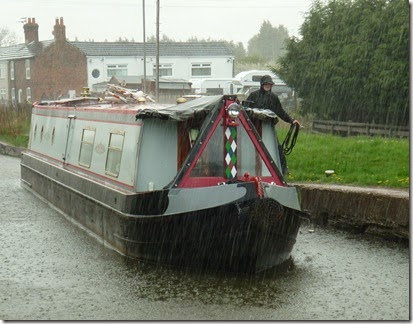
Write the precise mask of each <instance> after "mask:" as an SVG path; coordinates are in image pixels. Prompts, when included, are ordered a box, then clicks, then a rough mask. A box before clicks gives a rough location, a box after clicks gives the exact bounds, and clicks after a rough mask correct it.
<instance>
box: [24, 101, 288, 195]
mask: <svg viewBox="0 0 413 324" xmlns="http://www.w3.org/2000/svg"><path fill="white" fill-rule="evenodd" d="M222 107H224V109H222ZM276 121H277V117H276V116H275V114H274V113H272V112H271V111H269V110H258V109H251V108H243V107H241V106H240V105H239V104H238V103H237V101H236V98H235V97H233V96H220V95H218V96H206V97H201V98H198V99H195V100H192V101H188V102H185V103H183V104H179V105H173V106H166V105H160V104H156V103H151V102H148V103H144V104H135V105H128V104H114V103H110V102H105V101H102V100H100V99H97V98H79V99H74V100H65V101H56V102H40V103H36V104H35V105H34V107H33V112H32V124H31V132H32V133H31V136H30V143H29V149H30V150H31V151H33V152H37V153H38V154H40V155H41V156H43V157H44V158H48V159H50V161H51V163H55V164H57V165H61V167H62V168H68V169H71V171H75V172H77V173H79V174H81V175H83V176H85V177H92V178H95V179H96V181H100V182H104V183H105V184H111V185H113V186H117V187H119V188H122V189H124V190H129V191H133V192H147V191H153V190H161V189H162V188H165V187H168V186H172V187H176V188H185V187H187V188H192V187H206V186H216V185H217V184H224V183H227V182H231V181H236V180H237V179H240V180H248V179H249V178H253V177H259V178H260V179H262V180H263V181H265V182H268V183H275V184H277V185H284V181H283V176H282V174H281V172H280V171H279V170H281V167H280V160H279V153H278V143H277V137H276V132H275V127H274V125H275V123H276ZM263 143H265V145H263Z"/></svg>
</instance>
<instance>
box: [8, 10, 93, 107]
mask: <svg viewBox="0 0 413 324" xmlns="http://www.w3.org/2000/svg"><path fill="white" fill-rule="evenodd" d="M23 29H24V35H25V43H24V44H18V45H12V46H8V47H0V70H1V71H3V72H2V73H0V99H3V100H12V101H13V102H17V103H22V102H24V101H26V100H29V101H32V100H52V99H57V98H59V97H61V96H65V95H66V94H67V93H69V92H70V91H75V92H76V93H80V92H81V90H82V87H83V86H84V85H85V84H87V72H86V71H87V62H86V56H85V54H84V53H83V52H82V51H81V50H80V49H79V48H77V47H75V46H73V45H72V44H70V43H69V42H67V41H66V27H65V26H64V24H63V19H62V18H60V19H59V18H58V19H56V24H55V26H54V29H53V35H54V39H52V40H47V41H39V33H38V30H39V25H38V24H37V23H36V21H35V18H29V19H28V21H27V23H26V24H25V25H24V26H23Z"/></svg>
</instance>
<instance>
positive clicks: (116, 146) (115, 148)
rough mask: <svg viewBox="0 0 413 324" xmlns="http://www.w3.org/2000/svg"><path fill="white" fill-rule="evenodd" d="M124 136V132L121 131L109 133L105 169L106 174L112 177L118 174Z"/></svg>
mask: <svg viewBox="0 0 413 324" xmlns="http://www.w3.org/2000/svg"><path fill="white" fill-rule="evenodd" d="M124 137H125V133H123V132H120V133H110V138H109V147H108V155H107V157H106V167H105V170H106V173H107V174H109V175H111V176H114V177H117V176H118V175H119V171H120V161H121V157H122V149H123V139H124Z"/></svg>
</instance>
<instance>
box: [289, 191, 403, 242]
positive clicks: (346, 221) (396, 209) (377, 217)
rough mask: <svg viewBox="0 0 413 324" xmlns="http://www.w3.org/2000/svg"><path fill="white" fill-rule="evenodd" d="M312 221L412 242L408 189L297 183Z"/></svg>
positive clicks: (304, 207)
mask: <svg viewBox="0 0 413 324" xmlns="http://www.w3.org/2000/svg"><path fill="white" fill-rule="evenodd" d="M295 186H296V187H297V188H298V189H299V191H300V193H301V203H302V208H303V209H304V210H306V211H308V212H309V213H310V215H311V217H312V222H313V223H315V224H319V225H324V226H327V225H331V226H334V227H340V228H351V229H352V230H356V231H357V232H359V233H369V234H374V235H379V236H385V237H392V238H401V239H409V218H410V195H409V191H408V190H403V189H386V188H369V187H352V186H342V185H320V184H303V183H299V184H295Z"/></svg>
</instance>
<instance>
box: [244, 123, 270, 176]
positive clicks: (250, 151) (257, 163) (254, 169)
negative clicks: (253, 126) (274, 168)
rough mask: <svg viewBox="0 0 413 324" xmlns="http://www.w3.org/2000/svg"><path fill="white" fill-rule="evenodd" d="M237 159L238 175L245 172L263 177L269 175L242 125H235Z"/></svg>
mask: <svg viewBox="0 0 413 324" xmlns="http://www.w3.org/2000/svg"><path fill="white" fill-rule="evenodd" d="M237 130H238V140H237V147H238V152H237V159H238V165H237V167H238V176H243V175H244V174H245V173H246V172H248V173H249V174H250V176H258V177H265V176H271V173H270V171H269V170H268V168H267V166H266V165H265V163H264V161H263V160H262V158H261V156H260V155H259V153H258V151H257V150H256V149H255V146H254V144H253V143H252V141H251V138H250V137H249V136H248V134H247V132H246V130H245V128H244V127H240V126H239V127H237Z"/></svg>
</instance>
